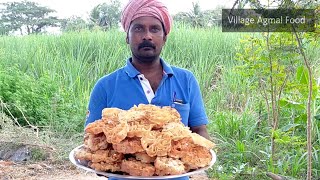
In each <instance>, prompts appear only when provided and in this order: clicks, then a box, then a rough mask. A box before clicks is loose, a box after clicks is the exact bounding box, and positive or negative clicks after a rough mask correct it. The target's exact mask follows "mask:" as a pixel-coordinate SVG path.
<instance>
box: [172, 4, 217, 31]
mask: <svg viewBox="0 0 320 180" xmlns="http://www.w3.org/2000/svg"><path fill="white" fill-rule="evenodd" d="M221 8H222V7H217V8H216V9H214V10H205V11H202V10H201V8H200V5H199V3H192V9H191V10H190V12H179V13H177V14H176V15H174V16H173V19H174V20H175V21H177V22H183V23H186V24H190V25H192V26H193V27H207V26H212V25H220V24H221Z"/></svg>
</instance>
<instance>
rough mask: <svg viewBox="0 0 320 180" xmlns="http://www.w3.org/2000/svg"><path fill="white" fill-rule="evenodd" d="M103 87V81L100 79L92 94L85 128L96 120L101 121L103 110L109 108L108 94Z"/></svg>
mask: <svg viewBox="0 0 320 180" xmlns="http://www.w3.org/2000/svg"><path fill="white" fill-rule="evenodd" d="M105 89H106V88H104V87H103V81H102V79H100V80H99V81H98V82H97V83H96V84H95V86H94V87H93V90H92V92H91V94H90V100H89V105H88V112H87V118H86V123H85V126H87V125H88V124H89V123H92V122H94V121H96V120H99V119H101V117H102V110H103V109H104V108H106V107H107V92H106V90H105Z"/></svg>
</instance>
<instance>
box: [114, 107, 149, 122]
mask: <svg viewBox="0 0 320 180" xmlns="http://www.w3.org/2000/svg"><path fill="white" fill-rule="evenodd" d="M118 117H119V121H127V122H132V121H139V122H141V121H147V114H146V112H144V111H136V110H133V109H130V110H128V111H122V112H120V113H119V114H118Z"/></svg>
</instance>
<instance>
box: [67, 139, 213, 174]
mask: <svg viewBox="0 0 320 180" xmlns="http://www.w3.org/2000/svg"><path fill="white" fill-rule="evenodd" d="M83 146H84V144H82V145H80V146H77V147H76V148H74V149H73V150H72V151H71V152H70V153H69V160H70V161H71V162H72V164H74V165H75V166H77V167H79V168H81V169H84V170H86V171H89V172H93V173H96V174H100V175H103V176H107V177H113V178H122V179H173V178H180V177H185V176H190V175H193V174H197V173H200V172H201V171H205V170H208V169H209V168H211V167H212V166H213V164H214V163H215V162H216V160H217V156H216V153H215V152H214V151H213V150H212V149H210V153H211V155H212V160H211V161H210V163H209V165H208V166H206V167H203V168H200V169H197V170H194V171H191V172H187V173H184V174H178V175H169V176H130V175H121V174H114V173H108V172H104V171H97V170H94V169H91V168H89V167H87V166H84V165H82V164H80V163H79V162H78V161H77V160H76V159H75V158H74V153H75V152H76V151H77V150H79V149H80V148H82V147H83Z"/></svg>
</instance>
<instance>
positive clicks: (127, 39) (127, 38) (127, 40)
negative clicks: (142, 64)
mask: <svg viewBox="0 0 320 180" xmlns="http://www.w3.org/2000/svg"><path fill="white" fill-rule="evenodd" d="M126 42H127V44H129V35H128V33H127V36H126Z"/></svg>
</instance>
